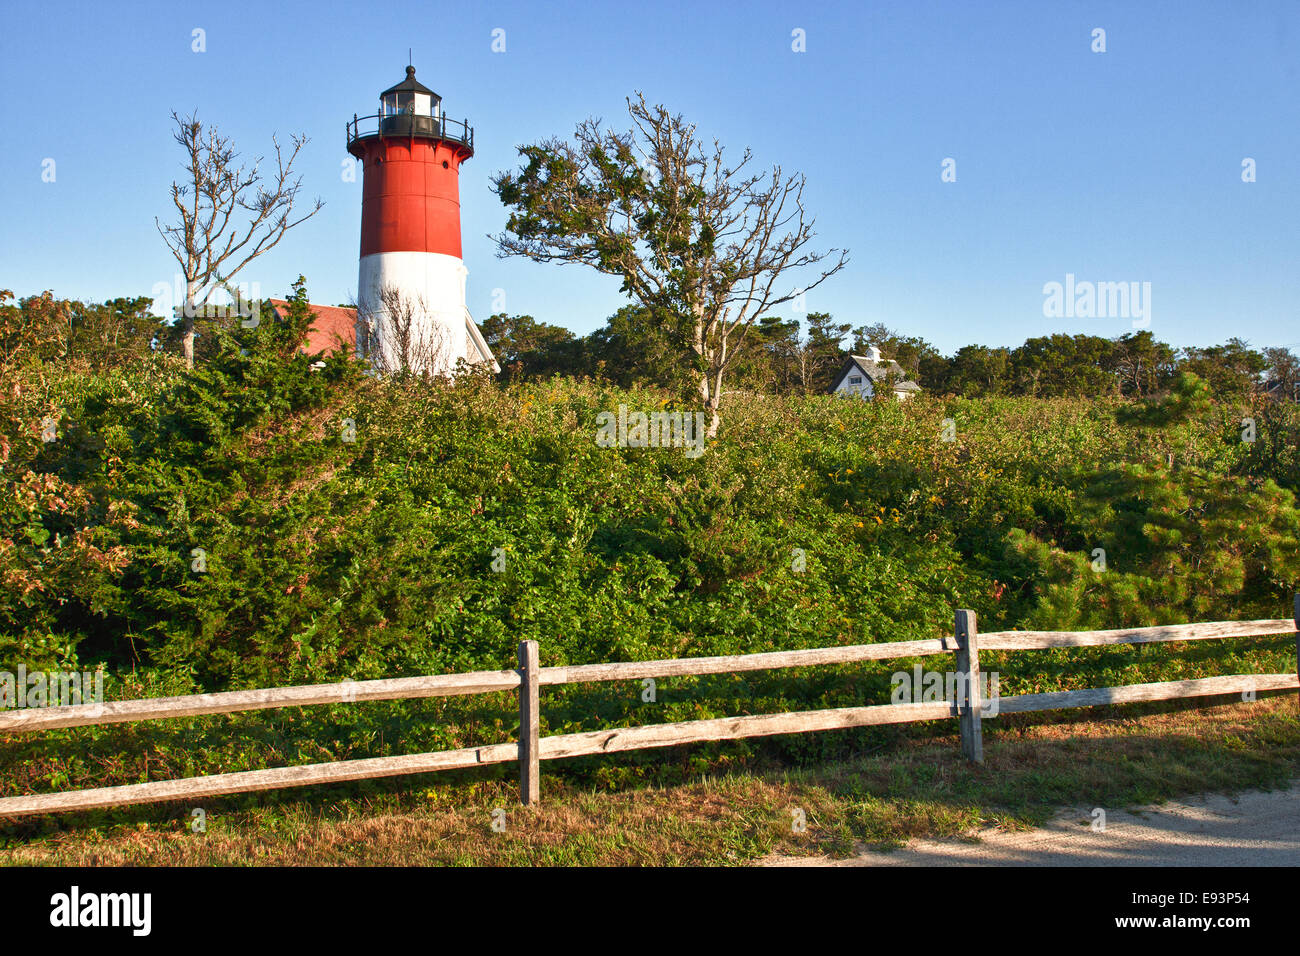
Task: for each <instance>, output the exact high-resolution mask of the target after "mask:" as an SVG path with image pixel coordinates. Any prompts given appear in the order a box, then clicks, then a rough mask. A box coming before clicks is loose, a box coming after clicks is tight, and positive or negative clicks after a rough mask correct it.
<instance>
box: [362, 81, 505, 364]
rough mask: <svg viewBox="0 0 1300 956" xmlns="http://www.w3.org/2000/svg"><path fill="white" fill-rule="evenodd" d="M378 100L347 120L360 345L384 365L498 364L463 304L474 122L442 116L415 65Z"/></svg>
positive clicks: (367, 355) (438, 101)
mask: <svg viewBox="0 0 1300 956" xmlns="http://www.w3.org/2000/svg"><path fill="white" fill-rule="evenodd" d="M379 103H380V106H379V112H378V113H376V114H374V115H372V116H366V117H355V116H354V117H353V119H352V122H351V123H349V124H348V152H349V153H351V154H352V155H353V156H355V157H356V158H357V159H359V160H360V161H361V164H362V176H363V178H362V183H363V186H362V198H361V262H360V268H359V272H358V277H357V340H356V343H357V344H356V348H357V354H358V355H359V356H361V357H363V358H366V359H367V360H369V361H370V363H371V364H372V365H373V366H374V367H375V368H376V369H377V370H379V371H383V372H396V371H412V372H415V373H417V374H421V375H446V374H450V373H452V372H454V371H455V369H456V366H457V364H458V362H459V361H460V360H462V359H463V360H464V361H465V362H467V363H469V364H471V365H474V364H480V363H484V364H487V365H489V366H490V367H492V368H493V369H496V370H499V366H497V363H496V360H495V359H494V358H493V356H492V352H491V350H490V349H489V348H488V346H487V343H486V342H484V341H483V336H482V335H481V334H480V333H479V330H478V327H477V326H476V325H475V324H474V321H473V319H472V318H471V317H470V314H469V310H468V309H467V308H466V306H465V284H466V279H467V277H468V271H467V270H466V268H465V264H464V262H463V261H462V259H461V243H460V165H461V163H463V162H464V161H465V160H467V159H469V158H470V157H471V156H473V155H474V131H473V130H472V129H471V128H470V126H469V123H468V121H465V122H459V121H455V120H448V119H447V118H446V117H445V115H444V114H443V110H442V99H441V97H439V96H438V94H437V93H435V92H433V90H431V89H429V88H428V87H427V86H424V85H423V84H422V83H420V82H419V81H418V80H417V79H416V78H415V67H413V66H408V67H407V68H406V79H404V80H403V81H402V82H401V83H399V84H397V85H396V86H393V87H391V88H389V89H387V90H384V92H383V93H381V94H380V96H379Z"/></svg>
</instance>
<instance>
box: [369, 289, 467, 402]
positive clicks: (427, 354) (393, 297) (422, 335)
mask: <svg viewBox="0 0 1300 956" xmlns="http://www.w3.org/2000/svg"><path fill="white" fill-rule="evenodd" d="M357 317H358V330H357V343H358V349H357V351H358V353H359V355H360V357H362V358H365V359H368V360H369V362H370V365H371V367H372V368H373V369H375V371H377V372H380V373H381V374H388V375H391V374H414V375H418V376H420V377H421V378H423V379H425V380H426V381H428V380H432V379H433V378H436V377H438V376H440V375H443V374H445V373H447V372H449V371H450V370H451V369H452V368H453V366H454V364H455V361H456V359H457V358H459V357H460V350H459V349H457V348H455V345H454V341H453V334H452V333H453V330H452V329H450V328H448V327H447V326H446V325H445V324H443V323H442V322H439V321H437V320H436V319H430V317H429V308H428V304H427V303H426V302H425V300H424V297H423V296H420V295H410V294H408V293H406V292H403V291H402V290H401V289H400V288H398V287H396V286H393V285H385V286H384V287H383V288H381V289H380V290H379V297H378V302H377V303H376V307H375V308H372V309H369V310H362V309H358V310H357Z"/></svg>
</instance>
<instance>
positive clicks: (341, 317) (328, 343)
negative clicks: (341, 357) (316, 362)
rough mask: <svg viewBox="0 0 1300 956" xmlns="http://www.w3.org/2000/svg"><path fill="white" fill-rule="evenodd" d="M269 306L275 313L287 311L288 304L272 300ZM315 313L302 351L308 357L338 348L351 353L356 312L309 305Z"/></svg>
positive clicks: (329, 306)
mask: <svg viewBox="0 0 1300 956" xmlns="http://www.w3.org/2000/svg"><path fill="white" fill-rule="evenodd" d="M271 305H272V307H274V309H275V311H276V312H281V311H287V310H288V308H289V303H288V302H287V301H286V300H284V299H272V300H271ZM308 308H309V309H311V310H312V311H313V312H315V313H316V318H315V319H314V320H312V323H311V328H310V329H308V330H307V339H306V341H304V342H303V343H302V351H304V352H306V353H307V354H308V355H315V354H317V353H322V352H323V353H325V354H327V355H328V354H329V353H331V352H337V351H338V350H339V348H340V344H339V339H342V340H343V342H342V348H343V349H345V350H347V351H351V350H352V348H353V347H354V346H355V345H356V344H357V310H356V309H346V308H342V307H341V306H337V305H309V306H308Z"/></svg>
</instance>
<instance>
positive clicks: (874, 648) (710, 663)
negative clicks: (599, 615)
mask: <svg viewBox="0 0 1300 956" xmlns="http://www.w3.org/2000/svg"><path fill="white" fill-rule="evenodd" d="M1293 633H1294V634H1296V635H1297V637H1296V661H1297V672H1296V673H1284V674H1238V675H1232V676H1225V677H1205V678H1199V679H1196V680H1182V681H1167V682H1163V683H1154V684H1129V685H1124V686H1120V687H1103V688H1093V689H1087V690H1068V691H1057V692H1054V693H1046V694H1022V695H1017V696H1013V697H999V698H998V701H997V714H1017V713H1026V712H1030V711H1042V710H1058V709H1063V708H1072V707H1095V706H1099V705H1103V704H1119V703H1128V702H1133V701H1152V700H1171V699H1174V698H1180V697H1212V696H1217V695H1226V694H1242V693H1244V692H1248V691H1253V692H1265V691H1281V690H1300V595H1297V596H1296V599H1295V611H1294V616H1293V618H1292V619H1291V620H1286V619H1277V620H1261V621H1219V622H1212V623H1204V624H1177V625H1168V626H1164V627H1140V628H1132V629H1127V630H1112V631H1000V632H995V633H988V634H980V633H978V631H977V629H976V620H975V612H974V611H965V610H963V611H958V612H957V613H956V621H955V627H954V633H953V636H952V637H943V638H935V639H932V640H919V641H895V642H886V643H880V644H858V645H854V646H849V647H824V648H814V649H811V650H801V651H777V652H773V653H765V654H741V655H734V656H727V657H693V658H678V659H673V660H659V661H633V662H628V663H621V664H583V665H577V666H572V667H540V666H539V664H538V648H537V642H536V641H524V642H522V643H521V644H520V645H519V668H518V669H517V670H503V671H476V672H472V673H465V674H446V675H441V676H433V677H403V678H396V679H388V680H368V681H345V682H343V683H341V684H313V685H303V686H295V687H275V688H267V689H262V690H239V691H229V692H225V693H218V694H194V695H190V696H185V697H160V698H151V699H145V700H126V701H114V702H111V703H100V704H78V705H73V706H61V707H45V708H34V709H28V710H9V711H3V712H0V733H16V732H27V731H37V730H50V729H54V728H57V727H84V726H93V725H100V724H112V723H121V722H124V721H134V720H163V719H166V718H169V717H192V716H197V715H202V714H229V713H236V712H240V711H251V710H265V709H268V708H275V707H300V706H306V705H309V704H339V703H352V702H359V701H368V700H400V699H411V698H421V697H448V696H457V695H468V694H487V693H492V692H494V691H503V690H513V691H516V692H517V693H518V696H519V740H518V741H517V742H512V743H501V744H489V745H487V746H483V747H470V748H466V749H462V750H442V751H435V752H431V753H420V754H409V755H405V756H399V757H374V758H366V759H358V760H340V761H335V762H332V763H319V764H308V765H305V766H297V767H277V768H273V769H267V770H249V771H243V772H239V773H221V774H215V775H211V776H204V777H187V778H184V779H181V780H160V781H153V782H149V783H136V784H127V785H124V786H117V787H100V788H95V789H89V790H74V791H69V792H65V793H51V794H40V795H33V796H21V797H5V798H2V799H0V817H17V816H24V815H31V814H39V813H56V812H62V811H73V810H90V809H97V808H104V807H116V806H123V805H127V804H135V803H156V802H160V801H169V800H193V799H197V798H201V797H219V796H223V795H226V794H232V793H247V792H251V791H258V790H274V789H279V788H282V787H301V786H308V785H316V784H330V783H340V782H343V781H348V780H366V779H371V778H377V777H391V776H399V775H402V774H413V773H429V772H431V771H435V770H452V769H457V768H466V767H480V766H485V765H488V764H498V763H509V762H512V761H518V763H519V780H520V799H521V801H522V802H523V803H524V804H532V803H536V802H537V800H538V799H539V796H540V787H539V784H540V777H541V761H543V760H559V759H562V758H565V757H581V756H588V755H592V754H608V753H618V752H620V751H627V750H643V749H649V748H653V747H673V746H677V745H679V744H690V743H699V742H703V741H715V740H738V739H741V738H744V737H764V736H771V735H774V734H793V733H807V732H810V731H816V730H840V729H844V728H849V727H867V726H871V725H879V724H898V723H911V722H913V721H922V720H941V719H946V718H954V717H955V718H957V719H958V720H959V721H960V729H961V745H962V752H963V754H964V755H965V756H966V757H967V758H969V759H970V760H972V761H975V762H977V763H982V762H983V760H984V749H983V742H982V738H981V730H980V728H981V724H982V722H983V720H986V719H989V718H990V717H991V716H992V714H991V713H984V714H981V711H983V710H984V709H985V707H984V703H983V701H982V700H981V699H980V667H979V652H980V651H981V650H983V651H1021V650H1042V649H1048V648H1069V647H1098V646H1106V645H1115V644H1147V643H1153V642H1162V641H1194V640H1206V639H1213V638H1229V637H1261V636H1271V635H1280V634H1293ZM937 654H954V655H955V657H956V661H955V665H956V673H957V676H958V678H959V680H960V682H961V685H962V686H963V687H964V688H966V689H967V693H966V694H965V695H964V697H965V699H964V700H961V698H960V697H959V698H958V701H947V700H945V701H939V702H933V703H930V702H922V703H901V704H883V705H873V706H868V707H843V708H838V709H828V710H813V711H799V712H793V713H780V714H761V715H754V716H747V717H723V718H718V719H713V720H690V721H684V722H681V723H673V724H648V725H644V726H640V727H619V728H617V729H615V730H596V731H590V732H586V733H575V734H560V735H557V736H551V737H542V736H540V689H541V688H542V687H554V686H557V685H560V684H576V683H584V682H590V681H617V680H644V679H645V678H655V677H675V676H698V675H704V674H730V673H737V672H740V671H756V670H768V669H777V668H790V667H812V666H817V665H823V664H847V663H854V662H858V661H876V660H891V659H897V658H907V657H925V656H932V655H937Z"/></svg>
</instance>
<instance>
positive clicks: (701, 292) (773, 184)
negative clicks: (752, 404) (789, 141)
mask: <svg viewBox="0 0 1300 956" xmlns="http://www.w3.org/2000/svg"><path fill="white" fill-rule="evenodd" d="M628 113H629V115H630V117H631V119H632V124H633V128H632V129H631V130H630V131H628V132H626V133H619V132H614V131H610V130H606V129H603V128H602V127H601V125H600V122H599V121H597V120H587V121H586V122H584V123H582V124H580V125H579V126H578V128H577V130H576V131H575V135H574V139H573V140H572V141H571V142H565V141H562V140H558V139H551V140H547V141H544V142H541V143H537V144H534V145H530V146H523V147H521V148H520V150H519V153H520V155H521V156H522V157H523V158H524V164H523V165H522V167H521V168H520V169H519V170H518V171H517V172H514V173H511V172H502V173H499V174H498V175H497V176H496V177H495V178H494V180H493V187H494V189H495V191H496V193H497V195H498V196H499V197H500V199H501V201H502V203H503V204H504V205H505V206H506V208H507V209H508V210H509V211H510V217H509V220H508V221H507V224H506V228H505V230H504V231H503V232H502V233H501V234H500V235H499V236H498V237H497V238H496V241H497V246H498V249H499V251H500V254H501V255H504V256H524V257H526V258H529V259H532V260H534V261H538V262H560V263H567V264H580V265H585V266H587V267H590V268H593V269H596V270H598V271H600V272H603V273H606V274H609V275H615V276H618V277H619V278H620V279H621V280H622V283H623V284H622V291H624V292H625V293H627V294H628V295H629V296H630V297H631V298H632V299H633V300H634V301H635V302H637V303H638V304H639V305H641V306H642V307H644V308H645V309H647V310H648V311H649V312H650V313H652V314H653V315H654V316H655V318H656V321H657V323H658V324H659V327H660V330H661V332H662V334H663V341H664V342H665V343H666V344H667V345H668V346H669V347H670V348H671V349H672V350H673V351H674V352H675V353H676V357H677V364H678V365H679V366H681V368H682V369H683V371H684V373H686V374H687V375H688V376H689V378H690V382H691V389H692V390H693V392H694V394H695V396H696V397H697V398H698V399H699V400H700V401H702V402H703V403H704V405H705V409H706V412H707V414H708V416H709V424H708V436H709V437H710V438H712V437H714V436H716V434H717V431H718V426H719V422H720V415H719V409H720V407H721V402H722V395H723V391H724V382H725V379H726V376H727V375H728V373H729V372H730V371H731V370H732V368H733V366H734V365H735V362H736V360H737V358H738V357H739V356H740V355H742V354H743V353H744V351H745V348H746V346H747V340H748V335H749V332H750V330H751V327H752V326H753V324H754V322H755V321H756V320H757V319H758V317H759V316H762V315H764V314H766V313H767V312H769V311H770V310H771V309H772V308H774V307H776V306H778V305H780V304H782V303H784V302H789V301H791V300H793V299H795V298H796V297H798V296H799V295H801V294H802V293H804V292H807V291H808V290H810V289H813V288H815V287H816V286H817V285H819V284H821V283H822V282H823V281H825V280H826V279H828V278H830V277H831V276H832V275H834V274H835V273H837V272H838V271H839V270H840V269H842V268H843V267H844V265H845V263H846V262H847V261H848V260H847V255H846V254H845V253H844V252H842V251H840V252H839V253H838V255H836V252H837V250H830V251H829V252H828V253H823V252H815V251H812V250H811V249H810V248H809V244H810V243H811V241H812V239H813V237H814V233H813V229H812V221H811V218H810V217H809V216H808V214H807V211H806V209H805V208H804V202H803V188H804V184H805V180H804V177H803V176H797V175H796V176H784V175H783V174H782V172H781V169H780V167H775V168H774V169H773V170H772V171H771V173H770V174H765V173H749V172H747V171H746V170H745V167H746V165H747V164H748V163H749V159H750V154H749V153H748V152H746V153H745V155H744V157H743V158H742V159H741V161H740V162H739V163H736V164H731V163H729V162H727V161H726V160H725V159H724V155H723V152H724V151H723V147H722V146H721V145H720V144H718V143H717V142H716V141H715V142H714V143H713V144H712V146H711V147H710V146H708V145H706V143H705V141H704V139H702V138H701V137H699V136H697V134H696V131H695V127H694V126H691V125H690V124H688V123H687V122H686V121H685V120H684V119H682V117H681V116H674V115H672V114H670V113H669V112H668V111H667V110H666V109H664V108H663V107H662V106H656V107H651V106H649V105H647V104H646V102H645V99H644V98H643V97H642V96H641V95H640V94H638V95H637V98H636V100H631V99H629V100H628ZM828 257H829V259H828ZM823 260H827V261H829V262H830V263H831V264H830V265H829V266H823V265H822V263H823ZM803 267H816V268H815V270H814V273H813V275H812V278H811V279H810V280H809V281H806V282H805V283H804V284H803V286H802V288H799V287H793V286H792V287H785V286H782V285H778V283H784V282H787V281H789V278H790V273H793V272H796V271H798V270H800V269H802V268H803ZM668 377H670V378H676V377H677V376H676V374H675V373H674V374H673V375H671V376H668Z"/></svg>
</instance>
